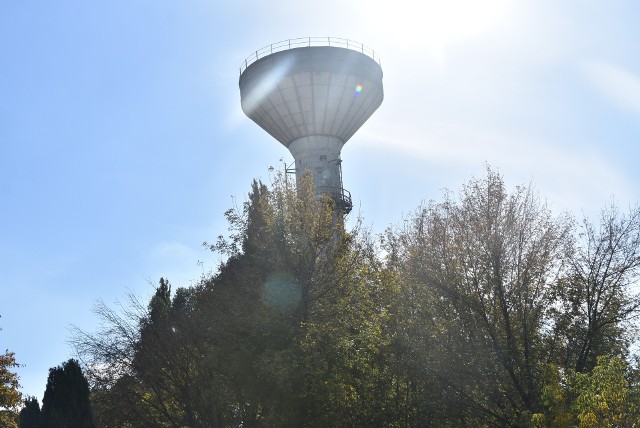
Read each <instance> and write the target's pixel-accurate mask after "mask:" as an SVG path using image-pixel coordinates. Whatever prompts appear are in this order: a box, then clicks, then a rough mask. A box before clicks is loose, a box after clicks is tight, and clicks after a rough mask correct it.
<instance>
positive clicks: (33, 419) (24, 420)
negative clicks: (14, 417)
mask: <svg viewBox="0 0 640 428" xmlns="http://www.w3.org/2000/svg"><path fill="white" fill-rule="evenodd" d="M18 426H19V427H20V428H42V427H43V423H42V412H41V411H40V404H39V403H38V399H37V398H35V397H28V398H27V399H26V400H25V401H24V407H23V408H22V410H20V415H19V417H18Z"/></svg>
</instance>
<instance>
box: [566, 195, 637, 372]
mask: <svg viewBox="0 0 640 428" xmlns="http://www.w3.org/2000/svg"><path fill="white" fill-rule="evenodd" d="M639 275H640V207H636V208H635V209H631V210H629V212H628V213H627V214H622V213H620V211H619V209H618V208H617V207H616V206H615V205H614V204H611V205H610V206H608V207H607V208H606V209H604V210H603V211H602V213H601V218H600V224H599V225H598V226H597V227H596V226H595V225H593V224H591V223H590V222H589V221H587V220H584V222H583V224H582V229H581V233H580V242H579V245H577V247H576V253H575V256H574V257H573V260H572V274H571V277H570V278H569V281H571V284H570V286H569V287H567V288H566V289H565V290H564V292H565V293H566V295H565V296H563V297H564V302H565V305H564V308H563V311H562V312H561V313H560V314H559V316H558V322H559V323H560V324H562V325H563V326H564V331H563V332H562V335H561V338H562V340H563V341H564V342H565V343H566V346H565V350H566V353H565V355H563V356H562V362H563V365H564V366H566V367H572V368H574V369H575V370H576V371H579V372H582V371H585V370H590V369H591V368H593V367H594V366H595V365H596V360H597V357H598V356H599V355H603V354H608V353H613V354H615V355H621V356H622V355H624V354H625V352H626V348H627V344H628V340H629V334H628V333H629V332H631V331H633V329H632V326H631V325H630V323H629V321H630V320H632V319H634V318H635V317H636V316H637V315H638V310H639V308H640V292H639V291H637V288H636V289H635V290H636V291H635V292H634V291H632V290H634V287H633V284H634V283H637V280H638V277H639Z"/></svg>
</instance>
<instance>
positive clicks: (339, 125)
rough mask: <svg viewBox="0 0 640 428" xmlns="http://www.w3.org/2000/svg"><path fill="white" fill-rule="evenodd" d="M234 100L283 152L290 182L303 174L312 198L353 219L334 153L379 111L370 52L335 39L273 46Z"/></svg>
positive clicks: (254, 62)
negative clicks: (288, 157) (291, 165)
mask: <svg viewBox="0 0 640 428" xmlns="http://www.w3.org/2000/svg"><path fill="white" fill-rule="evenodd" d="M240 98H241V104H242V110H243V111H244V113H245V114H246V115H247V116H248V117H249V118H250V119H251V120H253V121H254V122H255V123H257V124H258V125H260V127H262V129H264V130H265V131H267V132H268V133H269V134H271V136H272V137H274V138H275V139H276V140H278V141H279V142H281V143H282V144H284V146H285V147H287V148H288V149H289V151H290V152H291V154H292V155H293V158H294V160H295V173H296V179H297V180H299V179H300V178H301V177H302V176H303V174H305V172H306V171H308V173H310V174H311V175H312V177H313V180H314V184H315V188H316V192H317V193H318V194H327V195H329V196H330V197H331V198H332V199H333V200H334V201H335V203H336V207H337V208H338V209H339V210H341V211H343V212H345V213H348V212H349V211H351V208H352V204H351V196H350V195H349V192H347V191H346V190H344V188H343V187H342V166H341V162H342V161H341V159H340V151H341V150H342V146H344V144H345V143H346V142H347V140H349V138H351V136H352V135H353V134H354V133H355V132H356V131H357V130H358V129H359V128H360V127H361V126H362V124H364V123H365V122H366V121H367V119H369V117H370V116H371V115H372V114H373V112H374V111H375V110H376V109H377V108H378V107H379V106H380V104H381V103H382V99H383V89H382V68H381V67H380V61H379V60H378V58H377V57H376V56H375V54H374V52H373V50H371V49H369V48H367V47H366V46H364V45H362V44H360V43H357V42H353V41H351V40H347V39H340V38H333V37H322V38H320V37H306V38H300V39H291V40H285V41H283V42H279V43H274V44H271V45H269V46H266V47H264V48H262V49H260V50H258V51H256V52H255V53H253V54H252V55H251V56H250V57H249V58H247V59H246V60H245V62H244V63H243V64H242V66H241V67H240Z"/></svg>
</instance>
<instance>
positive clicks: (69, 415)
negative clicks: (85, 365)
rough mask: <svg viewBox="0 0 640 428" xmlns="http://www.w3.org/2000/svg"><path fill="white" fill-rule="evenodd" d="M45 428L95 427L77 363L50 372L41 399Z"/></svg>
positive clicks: (87, 385)
mask: <svg viewBox="0 0 640 428" xmlns="http://www.w3.org/2000/svg"><path fill="white" fill-rule="evenodd" d="M42 419H43V424H44V427H45V428H57V427H68V428H76V427H77V428H92V427H94V426H95V424H94V421H93V412H92V410H91V404H90V402H89V384H88V383H87V380H86V378H85V377H84V375H83V373H82V369H81V368H80V365H79V364H78V362H77V361H76V360H73V359H71V360H68V361H66V362H64V363H63V364H62V365H61V366H58V367H54V368H51V369H49V377H48V379H47V387H46V390H45V392H44V398H43V399H42Z"/></svg>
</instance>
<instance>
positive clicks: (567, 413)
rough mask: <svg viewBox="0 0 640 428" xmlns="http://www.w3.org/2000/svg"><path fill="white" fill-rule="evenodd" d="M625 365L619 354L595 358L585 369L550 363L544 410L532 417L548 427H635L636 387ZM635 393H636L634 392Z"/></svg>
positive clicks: (638, 417) (639, 415) (639, 419)
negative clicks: (566, 369)
mask: <svg viewBox="0 0 640 428" xmlns="http://www.w3.org/2000/svg"><path fill="white" fill-rule="evenodd" d="M628 375H629V372H628V367H627V365H626V363H625V362H624V361H623V360H622V359H621V358H620V357H610V356H606V355H602V356H599V357H598V358H597V363H596V366H595V367H594V368H593V369H592V370H591V371H590V372H586V373H581V372H576V371H574V370H572V369H570V370H568V371H566V372H563V371H562V370H560V369H559V368H558V367H556V366H552V365H551V366H549V367H548V369H547V375H546V384H545V388H544V394H543V395H544V405H545V412H544V413H545V414H538V415H534V418H533V419H532V421H535V420H538V421H544V422H545V423H544V424H541V425H540V426H547V424H546V422H547V421H549V424H548V426H550V427H573V426H576V427H580V428H593V427H598V428H600V427H602V428H605V427H635V426H638V424H639V423H640V408H639V406H638V401H637V393H638V390H637V389H636V390H634V389H633V387H632V385H631V384H630V383H629V380H628ZM634 395H635V396H634Z"/></svg>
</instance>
